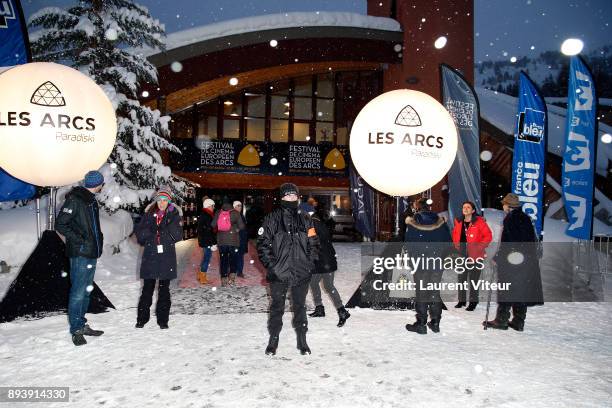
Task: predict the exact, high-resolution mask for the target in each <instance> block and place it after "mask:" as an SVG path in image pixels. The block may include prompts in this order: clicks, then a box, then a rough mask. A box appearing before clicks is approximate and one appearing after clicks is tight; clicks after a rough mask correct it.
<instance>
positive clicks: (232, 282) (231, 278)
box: [228, 273, 236, 286]
mask: <svg viewBox="0 0 612 408" xmlns="http://www.w3.org/2000/svg"><path fill="white" fill-rule="evenodd" d="M228 284H229V285H230V286H236V274H235V273H230V274H229V280H228Z"/></svg>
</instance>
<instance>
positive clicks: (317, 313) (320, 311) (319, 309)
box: [308, 305, 325, 317]
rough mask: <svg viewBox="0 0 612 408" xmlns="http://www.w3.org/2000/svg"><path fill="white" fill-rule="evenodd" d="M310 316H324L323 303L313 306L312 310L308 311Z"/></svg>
mask: <svg viewBox="0 0 612 408" xmlns="http://www.w3.org/2000/svg"><path fill="white" fill-rule="evenodd" d="M308 316H310V317H325V307H323V305H319V306H315V310H314V312H312V313H310V314H309V315H308Z"/></svg>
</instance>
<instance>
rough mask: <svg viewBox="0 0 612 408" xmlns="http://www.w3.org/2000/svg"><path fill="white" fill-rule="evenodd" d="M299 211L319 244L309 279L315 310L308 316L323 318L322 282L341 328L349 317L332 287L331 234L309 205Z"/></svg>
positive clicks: (334, 266)
mask: <svg viewBox="0 0 612 408" xmlns="http://www.w3.org/2000/svg"><path fill="white" fill-rule="evenodd" d="M299 209H300V211H301V212H302V213H304V214H308V215H309V216H310V218H311V219H312V222H313V224H314V227H315V231H316V232H317V237H319V244H320V250H319V259H318V260H317V262H316V263H315V269H314V271H313V273H312V278H310V291H311V292H312V298H313V300H314V304H315V310H314V312H313V313H311V314H309V315H308V316H310V317H325V307H324V306H323V299H321V287H320V283H321V281H323V287H324V288H325V291H326V292H327V293H328V294H329V296H330V297H331V299H332V302H333V303H334V307H335V308H336V311H337V312H338V318H339V320H338V324H337V326H338V327H342V326H344V323H346V320H347V319H348V318H349V317H351V315H350V313H349V312H348V310H346V309H345V308H344V303H342V299H341V298H340V294H339V293H338V289H336V287H335V286H334V275H335V271H336V270H337V269H338V262H337V261H336V250H335V249H334V246H333V244H332V237H331V234H330V233H329V230H328V229H327V226H326V225H325V223H323V222H322V221H321V219H320V218H319V215H318V214H317V213H316V212H315V208H314V207H313V206H312V205H310V204H309V203H302V204H300V206H299Z"/></svg>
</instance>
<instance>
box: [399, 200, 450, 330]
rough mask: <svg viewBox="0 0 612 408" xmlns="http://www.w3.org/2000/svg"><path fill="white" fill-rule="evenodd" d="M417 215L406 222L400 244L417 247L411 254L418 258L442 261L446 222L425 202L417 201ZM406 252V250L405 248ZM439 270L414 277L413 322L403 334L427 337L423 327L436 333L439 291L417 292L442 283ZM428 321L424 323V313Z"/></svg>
mask: <svg viewBox="0 0 612 408" xmlns="http://www.w3.org/2000/svg"><path fill="white" fill-rule="evenodd" d="M416 208H417V213H416V214H415V216H414V218H412V217H408V218H406V234H405V237H404V241H406V242H412V243H418V244H421V245H417V246H415V251H416V252H417V253H418V256H421V255H422V256H425V257H428V258H436V257H441V258H443V257H445V256H446V255H447V254H448V252H447V250H448V249H450V245H451V242H452V240H451V235H450V231H449V229H448V225H447V224H446V220H445V219H444V218H442V217H440V216H438V214H436V213H435V212H433V211H431V210H430V206H429V204H428V201H427V199H425V198H421V199H420V200H419V201H418V202H417V203H416ZM429 243H430V244H429ZM407 248H408V251H409V252H410V250H411V249H410V246H408V247H407ZM443 272H444V271H443V270H434V269H427V270H421V269H419V270H418V271H417V272H416V273H415V274H414V281H415V283H416V302H415V307H414V308H415V311H416V322H415V323H413V324H407V325H406V330H408V331H411V332H416V333H419V334H427V326H429V328H430V329H431V330H432V331H433V332H434V333H438V332H439V331H440V319H441V318H442V308H443V306H442V299H441V298H440V291H439V290H421V286H422V285H423V286H426V285H427V284H429V283H432V284H436V283H440V281H441V280H442V273H443ZM428 310H429V315H430V317H431V320H430V321H429V323H427V311H428Z"/></svg>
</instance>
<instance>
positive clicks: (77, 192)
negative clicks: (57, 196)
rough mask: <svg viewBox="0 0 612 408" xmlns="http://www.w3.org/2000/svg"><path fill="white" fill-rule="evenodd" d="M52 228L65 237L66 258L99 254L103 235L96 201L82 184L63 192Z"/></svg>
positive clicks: (102, 243) (92, 256)
mask: <svg viewBox="0 0 612 408" xmlns="http://www.w3.org/2000/svg"><path fill="white" fill-rule="evenodd" d="M55 229H56V231H57V232H59V233H60V234H62V235H63V236H64V237H66V255H67V256H68V257H69V258H74V257H78V256H82V257H85V258H92V259H94V258H99V257H101V256H102V248H103V246H104V235H103V234H102V230H101V229H100V214H99V209H98V202H97V201H96V196H95V195H94V194H93V193H92V192H90V191H89V190H87V189H86V188H85V187H80V186H79V187H75V188H73V189H72V190H71V191H70V192H69V193H68V194H66V201H65V202H64V205H63V206H62V208H61V209H60V212H59V215H58V216H57V219H56V221H55Z"/></svg>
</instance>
